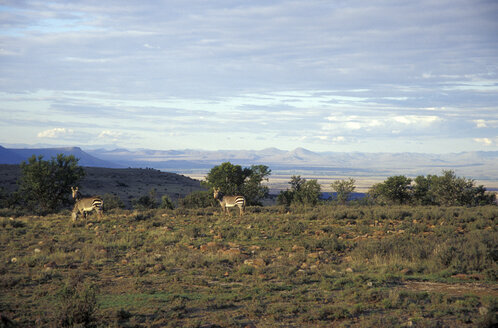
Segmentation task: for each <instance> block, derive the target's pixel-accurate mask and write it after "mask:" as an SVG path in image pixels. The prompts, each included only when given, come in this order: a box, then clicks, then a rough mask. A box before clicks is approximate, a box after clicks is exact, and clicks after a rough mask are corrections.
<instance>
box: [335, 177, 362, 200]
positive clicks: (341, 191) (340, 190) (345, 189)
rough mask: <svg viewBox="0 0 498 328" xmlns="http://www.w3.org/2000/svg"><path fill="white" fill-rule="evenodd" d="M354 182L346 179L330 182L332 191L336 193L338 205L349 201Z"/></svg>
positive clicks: (351, 179)
mask: <svg viewBox="0 0 498 328" xmlns="http://www.w3.org/2000/svg"><path fill="white" fill-rule="evenodd" d="M355 183H356V180H355V179H353V178H348V179H347V180H337V181H334V182H332V185H331V187H332V190H334V191H335V192H336V193H337V200H338V201H339V203H340V204H346V202H347V201H348V199H349V196H351V194H352V193H353V192H354V190H355V188H356V187H355Z"/></svg>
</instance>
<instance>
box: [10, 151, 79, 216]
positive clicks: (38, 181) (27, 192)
mask: <svg viewBox="0 0 498 328" xmlns="http://www.w3.org/2000/svg"><path fill="white" fill-rule="evenodd" d="M21 172H22V175H21V180H20V187H19V193H18V194H19V196H20V198H21V199H22V201H23V202H24V204H25V205H26V207H27V208H29V209H30V210H32V211H34V212H37V213H41V214H46V213H52V212H55V211H57V210H58V209H60V208H61V207H62V206H63V205H68V204H69V199H68V196H69V195H70V192H71V186H74V185H76V184H77V183H78V181H79V180H80V179H81V178H83V176H84V175H85V171H84V170H83V168H81V167H79V166H78V159H76V158H75V157H74V156H72V155H70V156H65V155H64V154H58V155H57V157H55V158H54V157H52V159H51V160H50V161H44V160H43V156H38V157H36V156H35V155H33V156H32V157H30V158H29V159H28V162H27V163H26V162H22V163H21Z"/></svg>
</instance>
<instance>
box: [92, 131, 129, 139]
mask: <svg viewBox="0 0 498 328" xmlns="http://www.w3.org/2000/svg"><path fill="white" fill-rule="evenodd" d="M122 136H123V133H121V132H118V131H111V130H103V131H102V132H100V133H99V135H98V138H99V139H112V140H113V141H117V140H119V138H121V137H122Z"/></svg>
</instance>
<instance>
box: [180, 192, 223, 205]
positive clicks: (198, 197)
mask: <svg viewBox="0 0 498 328" xmlns="http://www.w3.org/2000/svg"><path fill="white" fill-rule="evenodd" d="M215 202H216V201H215V199H214V198H213V194H212V193H211V192H209V191H196V192H193V193H191V194H189V195H187V196H186V197H185V198H183V199H180V202H179V206H180V207H182V208H204V207H210V206H215V205H216V203H215Z"/></svg>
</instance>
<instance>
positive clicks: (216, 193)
mask: <svg viewBox="0 0 498 328" xmlns="http://www.w3.org/2000/svg"><path fill="white" fill-rule="evenodd" d="M213 196H214V199H218V198H219V197H220V196H221V192H220V189H218V188H216V189H214V194H213Z"/></svg>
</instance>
